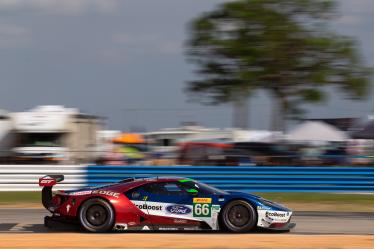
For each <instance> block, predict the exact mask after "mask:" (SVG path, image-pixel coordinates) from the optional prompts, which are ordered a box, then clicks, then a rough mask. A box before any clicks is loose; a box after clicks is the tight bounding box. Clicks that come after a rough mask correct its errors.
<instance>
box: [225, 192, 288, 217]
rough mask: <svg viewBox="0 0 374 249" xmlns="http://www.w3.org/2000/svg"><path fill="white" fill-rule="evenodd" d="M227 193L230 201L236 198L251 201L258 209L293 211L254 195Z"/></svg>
mask: <svg viewBox="0 0 374 249" xmlns="http://www.w3.org/2000/svg"><path fill="white" fill-rule="evenodd" d="M226 192H227V193H228V194H229V196H230V199H235V198H241V199H246V200H248V201H250V202H251V203H253V204H255V205H257V207H258V208H263V209H268V208H269V209H271V210H276V211H286V212H290V211H291V210H290V209H289V208H287V207H286V206H284V205H282V204H280V203H277V202H273V201H270V200H267V199H265V198H262V197H260V196H257V195H254V194H250V193H245V192H240V191H226Z"/></svg>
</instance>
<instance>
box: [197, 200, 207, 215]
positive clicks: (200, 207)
mask: <svg viewBox="0 0 374 249" xmlns="http://www.w3.org/2000/svg"><path fill="white" fill-rule="evenodd" d="M194 214H195V216H209V215H210V204H208V203H205V204H200V203H197V204H195V205H194Z"/></svg>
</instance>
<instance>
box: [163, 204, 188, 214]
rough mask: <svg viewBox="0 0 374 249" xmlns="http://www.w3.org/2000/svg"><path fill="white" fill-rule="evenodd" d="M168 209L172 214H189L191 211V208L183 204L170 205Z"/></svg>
mask: <svg viewBox="0 0 374 249" xmlns="http://www.w3.org/2000/svg"><path fill="white" fill-rule="evenodd" d="M166 210H167V211H168V212H169V213H172V214H189V213H191V208H189V207H186V206H183V205H170V206H167V207H166Z"/></svg>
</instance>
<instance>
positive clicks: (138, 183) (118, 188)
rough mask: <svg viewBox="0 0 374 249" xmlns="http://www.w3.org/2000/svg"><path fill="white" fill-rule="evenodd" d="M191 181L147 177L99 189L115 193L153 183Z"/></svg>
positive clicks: (176, 178) (180, 178)
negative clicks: (114, 191)
mask: <svg viewBox="0 0 374 249" xmlns="http://www.w3.org/2000/svg"><path fill="white" fill-rule="evenodd" d="M180 180H186V181H192V179H189V178H184V177H170V176H169V177H149V178H137V179H133V180H128V179H124V182H117V183H113V184H110V185H104V186H101V187H100V186H99V187H98V188H100V189H110V190H116V191H121V192H123V191H128V190H130V189H133V188H136V187H139V186H142V185H145V184H148V183H155V182H174V181H180Z"/></svg>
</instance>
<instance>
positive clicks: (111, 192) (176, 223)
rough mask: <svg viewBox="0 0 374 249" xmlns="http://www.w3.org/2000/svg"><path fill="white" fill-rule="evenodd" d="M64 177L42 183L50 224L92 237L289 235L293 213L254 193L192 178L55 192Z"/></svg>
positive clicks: (126, 181) (129, 181) (125, 182)
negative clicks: (136, 233) (130, 233)
mask: <svg viewBox="0 0 374 249" xmlns="http://www.w3.org/2000/svg"><path fill="white" fill-rule="evenodd" d="M63 178H64V177H63V176H62V175H59V176H56V175H51V176H45V177H43V178H40V179H39V185H40V186H43V190H42V202H43V205H44V207H45V208H46V209H47V210H49V211H50V212H51V213H52V215H51V216H46V217H45V219H44V225H45V226H47V227H53V226H54V225H55V224H56V225H57V224H58V223H59V222H64V223H75V224H80V225H81V227H82V228H84V229H85V230H87V231H89V232H107V231H114V230H120V231H123V230H221V231H229V232H237V233H243V232H249V231H252V230H254V229H256V228H266V229H272V230H284V231H289V230H290V229H291V228H293V227H294V226H295V224H294V223H291V216H292V211H291V210H289V209H288V208H286V207H284V206H283V205H280V204H277V203H274V202H271V201H268V200H265V199H263V198H261V197H259V196H255V195H252V194H248V193H242V192H233V191H223V190H219V189H216V188H214V187H212V186H209V185H206V184H204V183H201V182H198V181H194V180H192V179H187V178H159V177H157V178H146V179H133V178H129V179H124V180H122V181H120V182H117V183H114V184H110V185H105V186H100V187H91V188H84V189H80V190H75V191H57V192H56V193H54V194H53V193H52V187H53V186H54V185H55V184H56V183H58V182H60V181H62V180H63Z"/></svg>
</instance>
